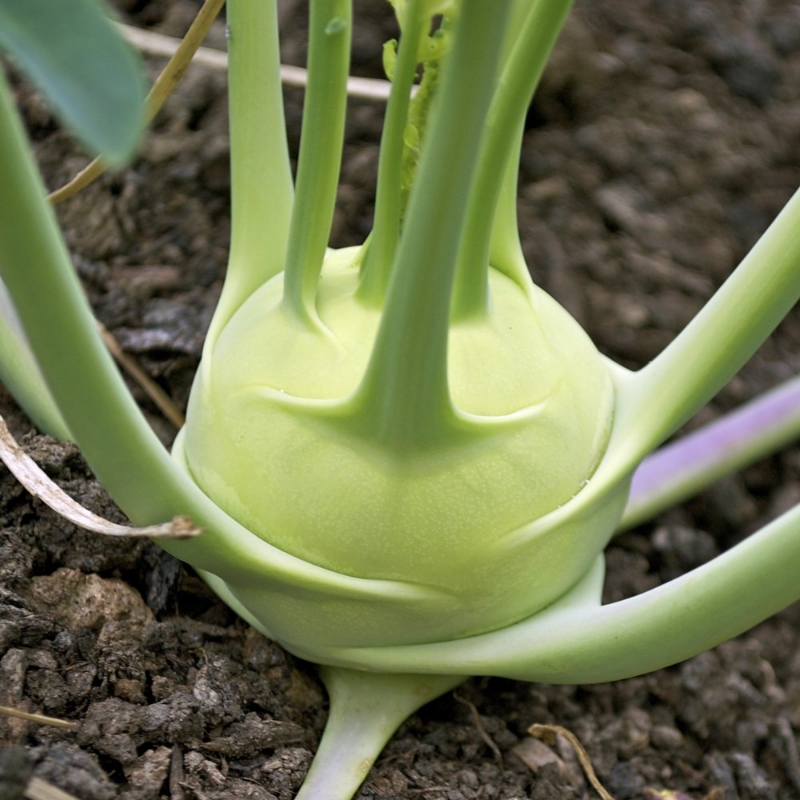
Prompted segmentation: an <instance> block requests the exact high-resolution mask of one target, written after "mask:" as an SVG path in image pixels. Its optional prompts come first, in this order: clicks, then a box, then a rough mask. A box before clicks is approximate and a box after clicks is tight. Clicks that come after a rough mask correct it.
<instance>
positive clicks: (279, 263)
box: [208, 0, 294, 343]
mask: <svg viewBox="0 0 800 800" xmlns="http://www.w3.org/2000/svg"><path fill="white" fill-rule="evenodd" d="M227 8H228V10H227V14H228V20H227V21H228V30H229V36H228V103H229V108H230V111H229V116H230V136H231V206H232V208H231V225H232V229H231V251H230V257H229V261H228V270H227V273H226V276H225V286H224V288H223V290H222V296H221V297H220V301H219V304H218V306H217V310H216V313H215V315H214V321H213V323H212V326H211V330H210V331H209V337H208V341H209V343H213V342H214V341H215V339H216V336H217V334H218V333H219V331H221V330H222V328H223V327H224V326H225V324H226V323H227V322H228V320H229V319H230V317H231V315H232V314H233V313H234V312H235V311H236V309H237V308H238V307H239V306H240V305H241V304H242V303H243V302H244V301H245V300H246V299H247V298H248V297H249V296H250V295H251V294H252V293H253V292H254V291H255V290H256V289H257V288H258V287H259V286H261V285H262V284H263V283H264V282H265V281H267V280H268V279H269V278H271V277H272V276H273V275H275V274H277V273H278V272H280V271H281V270H282V269H283V266H284V263H285V260H286V248H287V241H288V236H289V222H290V219H291V213H292V202H293V195H294V188H293V185H292V172H291V165H290V163H289V149H288V145H287V142H286V126H285V122H284V114H283V93H282V87H281V78H280V52H279V48H278V22H277V8H276V0H259V2H253V1H252V0H228V5H227Z"/></svg>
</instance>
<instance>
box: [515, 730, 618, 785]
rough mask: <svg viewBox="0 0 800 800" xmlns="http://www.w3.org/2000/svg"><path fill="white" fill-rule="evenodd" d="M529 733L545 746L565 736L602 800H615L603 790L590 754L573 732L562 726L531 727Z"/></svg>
mask: <svg viewBox="0 0 800 800" xmlns="http://www.w3.org/2000/svg"><path fill="white" fill-rule="evenodd" d="M528 733H529V734H530V735H531V736H535V737H536V738H537V739H541V740H542V741H543V742H545V744H548V743H552V742H553V741H554V740H555V737H556V736H559V735H560V736H563V737H564V738H565V739H566V740H567V741H568V742H569V743H570V744H571V745H572V747H573V748H574V750H575V754H576V755H577V756H578V761H580V763H581V766H582V767H583V771H584V773H585V774H586V779H587V780H588V781H589V783H590V784H591V785H592V788H593V789H594V790H595V791H596V792H597V794H599V795H600V797H601V798H602V800H614V798H613V797H612V796H611V795H610V794H609V793H608V792H607V791H606V790H605V789H604V788H603V784H601V783H600V780H599V779H598V777H597V773H596V772H595V771H594V767H593V766H592V761H591V759H590V758H589V754H588V753H587V752H586V750H585V749H584V747H583V745H582V744H581V743H580V742H579V741H578V737H577V736H576V735H575V734H574V733H573V732H572V731H570V730H567V729H566V728H562V727H561V725H531V727H530V728H528Z"/></svg>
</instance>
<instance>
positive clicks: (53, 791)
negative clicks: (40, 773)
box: [24, 777, 78, 800]
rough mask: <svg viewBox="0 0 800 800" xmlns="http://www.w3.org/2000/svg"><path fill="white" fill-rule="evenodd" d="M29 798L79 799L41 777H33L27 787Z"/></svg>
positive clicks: (30, 799)
mask: <svg viewBox="0 0 800 800" xmlns="http://www.w3.org/2000/svg"><path fill="white" fill-rule="evenodd" d="M24 796H25V797H26V798H27V800H78V798H77V797H75V795H74V794H70V793H69V792H65V791H64V790H63V789H59V788H58V787H57V786H53V784H52V783H48V782H47V781H43V780H42V779H41V778H35V777H34V778H31V779H30V780H29V781H28V785H27V786H26V787H25V795H24Z"/></svg>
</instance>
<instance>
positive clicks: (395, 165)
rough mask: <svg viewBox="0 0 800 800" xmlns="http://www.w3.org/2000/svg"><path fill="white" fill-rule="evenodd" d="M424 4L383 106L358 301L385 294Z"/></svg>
mask: <svg viewBox="0 0 800 800" xmlns="http://www.w3.org/2000/svg"><path fill="white" fill-rule="evenodd" d="M423 5H424V4H423V2H422V0H412V2H411V4H410V5H409V8H408V10H407V13H406V20H405V27H404V28H403V34H402V38H401V40H400V44H399V47H398V52H397V62H396V64H395V70H394V75H393V76H392V91H391V94H390V95H389V103H388V105H387V107H386V119H385V122H384V125H383V135H382V136H381V151H380V159H379V161H378V185H377V191H376V195H375V222H374V225H373V229H372V234H371V236H370V243H369V248H368V250H367V254H366V257H365V260H364V266H363V272H362V277H361V283H360V285H359V290H358V294H359V297H360V298H361V299H362V300H364V301H366V302H367V303H370V304H373V305H380V303H381V302H382V301H383V298H384V296H385V294H386V287H387V285H388V283H389V275H390V274H391V268H392V262H393V261H394V255H395V251H396V249H397V240H398V237H399V236H400V221H401V220H400V218H401V215H402V202H403V189H402V183H401V181H402V171H403V144H404V137H403V135H404V132H405V127H406V122H407V120H408V107H409V101H410V97H411V87H412V86H413V84H414V78H415V76H416V71H417V50H418V47H419V40H420V37H421V36H422V34H423V32H424V26H425V25H426V24H429V23H430V20H429V19H428V18H427V17H426V16H425V15H424V14H422V13H420V10H421V9H422V8H423Z"/></svg>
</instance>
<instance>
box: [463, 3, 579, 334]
mask: <svg viewBox="0 0 800 800" xmlns="http://www.w3.org/2000/svg"><path fill="white" fill-rule="evenodd" d="M571 6H572V0H557V2H553V0H538V2H536V3H534V5H533V7H532V8H531V9H530V11H529V12H528V14H527V16H526V18H525V21H524V24H523V27H522V30H521V31H520V33H519V35H518V36H517V37H516V41H515V43H514V45H513V47H512V50H511V53H510V55H509V58H508V60H507V62H506V65H505V67H504V69H503V73H502V76H501V80H500V82H499V84H498V88H497V93H496V94H495V96H494V100H493V101H492V106H491V109H490V111H489V119H488V124H487V129H486V138H485V140H484V143H483V146H482V148H481V152H480V160H479V163H478V170H477V174H476V177H475V185H474V188H473V190H472V193H471V195H470V204H469V211H468V216H467V224H466V226H465V229H464V239H463V242H462V247H461V251H460V253H459V266H458V271H457V273H456V282H455V287H454V291H453V308H452V314H453V319H454V320H460V319H467V318H469V317H472V316H475V315H480V314H483V313H485V312H486V310H487V306H488V266H489V261H490V252H491V250H492V241H493V235H494V236H498V235H500V236H501V237H502V239H503V240H505V239H508V242H507V243H505V248H506V249H509V250H510V251H511V254H512V257H511V258H508V257H503V258H502V263H501V265H499V266H500V268H501V269H502V268H503V266H504V265H505V266H506V269H503V271H513V272H512V274H511V275H510V276H509V277H511V278H512V279H513V280H517V281H527V280H528V278H527V270H525V272H524V273H522V274H520V272H519V269H518V264H519V261H518V259H516V258H514V255H515V254H516V253H517V252H518V250H519V236H518V234H517V231H516V228H517V226H516V211H515V208H516V175H517V164H518V157H519V147H520V139H521V129H522V125H523V122H524V118H525V112H526V111H527V108H528V104H529V103H530V100H531V97H532V96H533V93H534V91H535V90H536V86H537V85H538V83H539V79H540V78H541V75H542V72H544V68H545V65H546V64H547V61H548V59H549V57H550V53H551V51H552V49H553V46H554V45H555V43H556V40H557V39H558V35H559V33H560V32H561V28H562V27H563V25H564V22H565V21H566V18H567V14H568V13H569V10H570V8H571ZM512 159H513V161H512ZM501 191H502V192H503V195H502V197H503V203H502V204H501V205H498V203H499V199H500V197H501ZM498 217H499V218H498ZM515 245H516V247H515ZM494 249H495V250H499V245H498V244H497V243H495V247H494ZM501 255H502V256H505V255H506V254H505V253H502V252H501ZM507 262H508V263H507Z"/></svg>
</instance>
